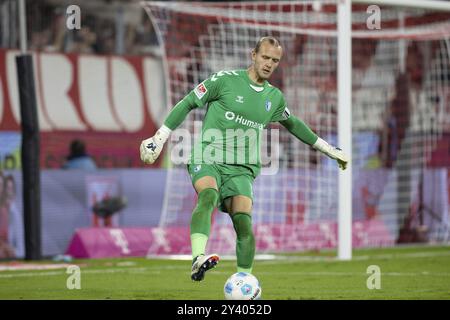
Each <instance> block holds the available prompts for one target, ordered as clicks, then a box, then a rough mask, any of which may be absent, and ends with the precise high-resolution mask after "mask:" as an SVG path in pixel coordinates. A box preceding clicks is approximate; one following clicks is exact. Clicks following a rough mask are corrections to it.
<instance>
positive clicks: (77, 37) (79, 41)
mask: <svg viewBox="0 0 450 320" xmlns="http://www.w3.org/2000/svg"><path fill="white" fill-rule="evenodd" d="M67 52H74V53H97V52H98V44H97V35H96V34H95V33H94V32H92V30H91V28H90V27H87V26H86V27H82V28H81V29H80V30H77V31H75V32H74V35H73V41H72V42H71V43H70V44H69V45H68V47H67Z"/></svg>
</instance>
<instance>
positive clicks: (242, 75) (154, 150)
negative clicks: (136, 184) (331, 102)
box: [140, 37, 348, 281]
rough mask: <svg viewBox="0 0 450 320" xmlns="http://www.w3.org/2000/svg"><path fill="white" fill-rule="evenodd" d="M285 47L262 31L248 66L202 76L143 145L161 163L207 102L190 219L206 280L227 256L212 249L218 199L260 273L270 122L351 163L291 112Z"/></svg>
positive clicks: (239, 253) (243, 263) (342, 163)
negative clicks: (264, 141) (282, 75)
mask: <svg viewBox="0 0 450 320" xmlns="http://www.w3.org/2000/svg"><path fill="white" fill-rule="evenodd" d="M282 54H283V49H282V47H281V45H280V43H279V42H278V40H277V39H275V38H273V37H263V38H261V39H259V41H258V42H257V44H256V46H255V48H254V49H253V50H252V52H251V59H252V65H251V66H250V67H249V68H248V69H247V70H233V71H220V72H217V73H215V74H213V75H212V76H211V77H210V78H208V79H206V80H205V81H203V82H202V83H200V84H199V85H198V86H197V87H195V88H194V90H192V91H191V92H190V93H189V94H188V95H186V96H185V97H184V98H183V99H182V100H181V101H180V102H178V103H177V105H176V106H175V107H174V108H173V109H172V110H171V112H170V113H169V115H168V116H167V118H166V119H165V121H164V124H163V126H162V127H161V128H160V129H159V130H158V131H157V132H156V134H155V135H154V136H153V137H151V138H148V139H146V140H143V141H142V143H141V145H140V156H141V160H142V161H143V162H144V163H153V162H154V161H155V160H156V159H157V158H158V156H159V154H160V153H161V150H162V148H163V145H164V143H165V142H166V141H167V139H168V137H169V135H170V133H171V131H172V130H174V129H176V128H177V127H178V126H179V125H180V124H181V123H182V122H183V121H184V119H185V118H186V116H187V115H188V113H189V112H190V111H191V110H192V109H194V108H201V107H203V106H205V105H207V112H206V115H205V118H204V120H203V126H202V135H201V139H200V141H199V144H198V145H196V146H195V147H194V149H193V152H192V153H191V157H190V161H189V164H188V172H189V175H190V177H191V179H192V184H193V186H194V189H195V191H196V192H197V195H198V200H197V204H196V207H195V209H194V212H193V213H192V218H191V225H190V234H191V247H192V258H193V262H192V270H191V279H192V280H194V281H201V280H203V279H204V276H205V272H206V271H208V270H209V269H211V268H213V267H215V266H216V264H217V263H218V261H219V256H218V255H217V254H207V253H206V252H205V248H206V244H207V241H208V237H209V232H210V228H211V215H212V213H213V211H214V209H215V208H216V207H218V208H219V209H220V210H221V211H223V212H226V213H228V214H229V215H230V217H231V220H232V222H233V226H234V230H235V231H236V236H237V238H236V257H237V271H238V272H247V273H252V267H253V260H254V256H255V237H254V235H253V230H252V215H251V213H252V202H253V190H252V188H253V181H254V179H255V178H256V177H257V176H258V174H259V173H260V170H261V162H260V155H259V154H260V137H261V134H262V130H263V129H264V128H265V127H266V125H267V124H269V123H270V122H280V123H281V124H282V125H283V126H284V127H285V128H286V129H287V130H288V131H289V132H290V133H291V134H293V135H294V136H295V137H297V138H298V139H300V140H301V141H303V142H304V143H306V144H308V145H311V146H313V147H314V148H315V149H317V150H319V151H321V152H323V153H324V154H326V155H327V156H329V157H330V158H332V159H335V160H336V161H337V164H338V165H339V167H340V168H341V169H345V168H346V166H347V162H348V158H347V156H346V155H345V154H344V153H343V152H342V151H341V150H340V149H339V148H336V147H334V146H331V145H329V144H328V143H327V142H326V141H324V140H323V139H321V138H320V137H318V136H317V135H316V134H315V133H314V132H313V131H312V130H311V129H310V128H309V127H308V126H307V125H306V124H305V123H303V122H302V121H301V120H300V119H298V118H296V117H295V116H294V115H291V114H290V112H289V109H288V108H287V105H286V101H285V99H284V96H283V93H282V92H281V91H280V90H279V89H278V88H275V87H273V86H272V85H271V84H270V83H269V82H268V79H269V78H270V76H271V75H272V73H273V72H274V71H275V70H276V69H277V67H278V65H279V63H280V59H281V57H282Z"/></svg>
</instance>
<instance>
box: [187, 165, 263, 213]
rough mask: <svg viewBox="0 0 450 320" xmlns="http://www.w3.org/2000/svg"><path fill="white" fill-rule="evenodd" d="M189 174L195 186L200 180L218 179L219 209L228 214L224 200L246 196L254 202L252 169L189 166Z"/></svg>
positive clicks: (225, 166) (222, 166) (228, 166)
mask: <svg viewBox="0 0 450 320" xmlns="http://www.w3.org/2000/svg"><path fill="white" fill-rule="evenodd" d="M188 172H189V175H190V177H191V180H192V185H195V182H197V180H198V179H200V178H203V177H206V176H210V177H213V178H215V179H216V183H217V187H218V189H219V205H218V208H219V210H220V211H222V212H227V210H226V208H225V203H224V200H225V199H226V198H228V197H232V196H239V195H241V196H246V197H249V198H250V199H252V201H253V181H254V180H255V178H254V177H253V175H252V172H251V171H250V169H247V168H245V167H242V166H230V165H224V164H220V165H219V164H188Z"/></svg>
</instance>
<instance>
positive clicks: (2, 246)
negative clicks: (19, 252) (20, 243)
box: [0, 171, 15, 259]
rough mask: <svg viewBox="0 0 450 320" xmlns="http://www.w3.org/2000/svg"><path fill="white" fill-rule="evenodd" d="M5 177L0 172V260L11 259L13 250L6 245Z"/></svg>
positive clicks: (7, 214)
mask: <svg viewBox="0 0 450 320" xmlns="http://www.w3.org/2000/svg"><path fill="white" fill-rule="evenodd" d="M5 182H6V181H5V177H4V176H3V172H2V171H0V259H1V258H13V257H14V256H15V254H14V249H13V248H11V246H10V245H9V244H8V231H9V230H8V229H9V209H8V205H7V202H6V192H5V184H6V183H5Z"/></svg>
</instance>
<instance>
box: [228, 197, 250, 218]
mask: <svg viewBox="0 0 450 320" xmlns="http://www.w3.org/2000/svg"><path fill="white" fill-rule="evenodd" d="M231 203H232V205H231V214H235V213H236V212H244V213H247V214H249V215H251V213H252V206H253V202H252V199H250V198H249V197H246V196H241V195H239V196H234V197H233V199H232V202H231Z"/></svg>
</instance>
